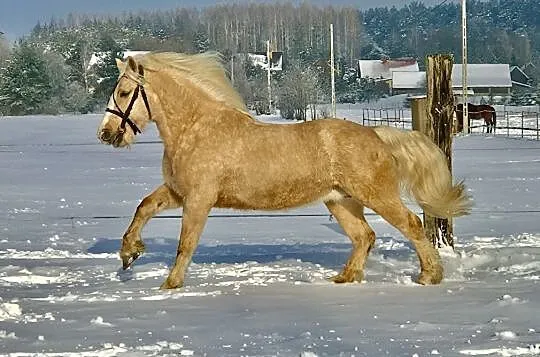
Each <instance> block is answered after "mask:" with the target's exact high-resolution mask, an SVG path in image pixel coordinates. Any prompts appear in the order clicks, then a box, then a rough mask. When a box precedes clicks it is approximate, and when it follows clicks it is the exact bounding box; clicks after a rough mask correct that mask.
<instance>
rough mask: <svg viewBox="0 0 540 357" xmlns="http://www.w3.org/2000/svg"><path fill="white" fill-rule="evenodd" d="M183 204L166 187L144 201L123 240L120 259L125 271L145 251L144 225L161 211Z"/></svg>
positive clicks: (157, 190)
mask: <svg viewBox="0 0 540 357" xmlns="http://www.w3.org/2000/svg"><path fill="white" fill-rule="evenodd" d="M181 204H182V199H181V198H180V197H179V196H178V195H176V194H175V193H174V192H173V191H172V190H170V189H169V188H168V187H167V186H165V185H161V186H159V187H158V188H157V189H156V190H155V191H154V192H152V193H151V194H149V195H148V196H146V197H145V198H144V199H143V200H142V202H141V203H140V204H139V206H138V207H137V210H136V212H135V215H134V216H133V219H132V221H131V224H130V225H129V227H128V229H127V230H126V232H125V233H124V237H123V238H122V248H121V249H120V258H122V267H123V268H124V269H127V268H128V267H129V266H130V265H131V264H132V263H133V261H135V259H137V258H138V257H139V256H140V255H141V254H142V253H143V251H144V243H143V241H142V239H141V231H142V229H143V227H144V225H145V224H146V223H147V222H148V221H149V220H150V219H151V218H152V217H154V216H155V215H156V214H158V213H160V212H161V211H163V210H165V209H170V208H177V207H180V205H181Z"/></svg>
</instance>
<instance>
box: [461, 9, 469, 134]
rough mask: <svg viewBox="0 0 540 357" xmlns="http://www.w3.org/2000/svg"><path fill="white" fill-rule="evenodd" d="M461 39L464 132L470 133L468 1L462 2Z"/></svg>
mask: <svg viewBox="0 0 540 357" xmlns="http://www.w3.org/2000/svg"><path fill="white" fill-rule="evenodd" d="M461 37H462V40H463V42H462V45H463V46H462V50H461V90H462V92H463V94H462V98H463V132H464V133H465V134H468V133H469V105H468V98H467V96H468V94H469V93H468V92H469V89H468V87H467V0H461Z"/></svg>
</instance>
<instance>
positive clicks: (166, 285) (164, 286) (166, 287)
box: [159, 279, 184, 290]
mask: <svg viewBox="0 0 540 357" xmlns="http://www.w3.org/2000/svg"><path fill="white" fill-rule="evenodd" d="M183 285H184V284H183V283H179V284H171V283H169V279H167V280H165V282H164V283H163V284H161V286H160V287H159V290H171V289H179V288H181V287H182V286H183Z"/></svg>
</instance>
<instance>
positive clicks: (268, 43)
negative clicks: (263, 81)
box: [266, 40, 272, 114]
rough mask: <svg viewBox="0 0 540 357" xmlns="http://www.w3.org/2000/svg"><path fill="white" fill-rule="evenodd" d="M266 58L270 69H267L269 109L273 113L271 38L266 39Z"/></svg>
mask: <svg viewBox="0 0 540 357" xmlns="http://www.w3.org/2000/svg"><path fill="white" fill-rule="evenodd" d="M266 58H267V59H268V71H267V78H268V111H269V112H270V114H271V113H272V84H271V81H270V78H271V75H270V65H271V64H272V52H270V40H268V41H266Z"/></svg>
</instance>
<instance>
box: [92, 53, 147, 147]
mask: <svg viewBox="0 0 540 357" xmlns="http://www.w3.org/2000/svg"><path fill="white" fill-rule="evenodd" d="M116 64H117V66H118V70H119V71H120V75H119V76H118V81H117V82H116V87H115V88H114V90H113V92H112V94H111V97H110V98H109V103H108V105H107V108H106V109H105V110H106V112H105V115H104V117H103V121H102V122H101V125H100V126H99V128H98V132H97V136H98V139H99V140H101V142H103V143H104V144H109V145H113V146H114V147H123V146H127V145H130V144H131V143H133V141H134V138H135V135H137V133H140V132H141V130H143V129H144V127H145V126H146V124H148V122H149V121H150V120H151V119H152V118H151V111H150V105H149V103H148V98H147V96H146V91H145V90H144V84H145V79H144V68H143V66H142V65H141V64H137V62H136V61H135V60H134V59H133V57H128V58H127V60H126V61H125V62H123V61H121V60H119V59H117V60H116Z"/></svg>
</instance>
